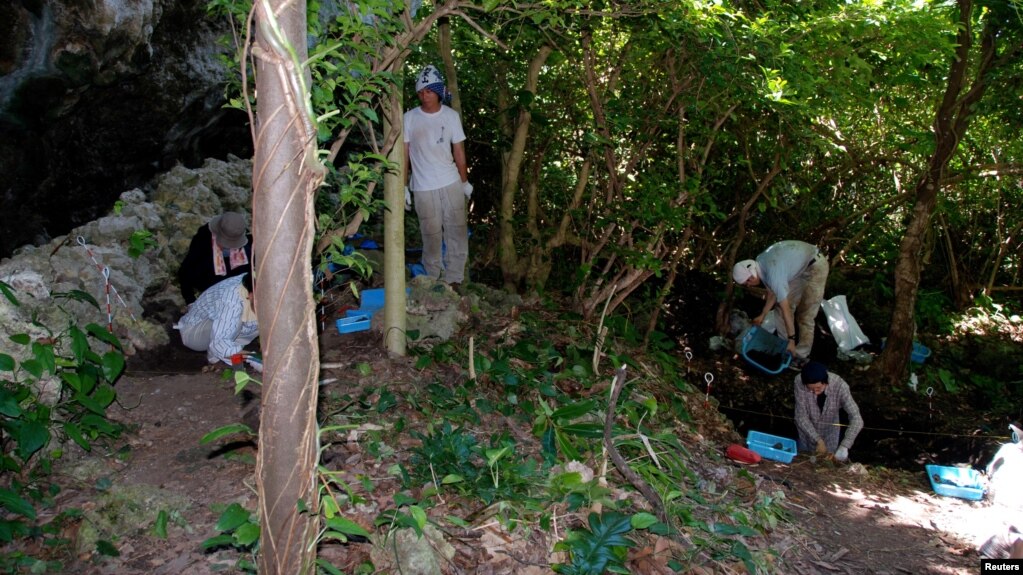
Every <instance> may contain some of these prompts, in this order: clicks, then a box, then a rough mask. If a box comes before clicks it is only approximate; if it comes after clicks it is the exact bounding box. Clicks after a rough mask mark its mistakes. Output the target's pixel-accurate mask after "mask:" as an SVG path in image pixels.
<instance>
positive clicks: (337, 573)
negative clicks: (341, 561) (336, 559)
mask: <svg viewBox="0 0 1023 575" xmlns="http://www.w3.org/2000/svg"><path fill="white" fill-rule="evenodd" d="M316 566H317V567H319V568H320V570H322V571H325V572H326V573H327V575H345V572H344V571H342V570H340V569H338V568H337V567H334V566H333V565H331V564H330V563H329V562H327V560H326V559H323V558H322V557H317V558H316Z"/></svg>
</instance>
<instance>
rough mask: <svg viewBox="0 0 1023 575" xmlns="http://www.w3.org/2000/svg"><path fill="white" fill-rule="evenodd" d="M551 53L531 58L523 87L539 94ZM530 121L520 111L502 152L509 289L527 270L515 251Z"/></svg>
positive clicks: (503, 247) (503, 244)
mask: <svg viewBox="0 0 1023 575" xmlns="http://www.w3.org/2000/svg"><path fill="white" fill-rule="evenodd" d="M551 52H553V48H551V47H550V46H546V45H545V46H541V47H540V49H539V50H537V53H536V54H535V55H534V56H533V59H532V60H530V62H529V73H528V74H527V76H526V85H525V86H523V89H524V90H526V91H527V92H532V93H533V94H536V91H537V85H538V84H539V81H540V72H541V70H542V69H543V65H544V62H546V61H547V58H548V57H549V56H550V55H551ZM531 120H532V113H531V112H530V111H529V110H528V109H522V110H521V111H519V115H518V118H516V120H515V124H514V129H513V130H512V131H511V135H512V145H511V149H510V150H508V152H507V153H505V154H502V160H503V162H502V164H503V165H502V166H501V172H502V175H503V177H502V178H501V203H500V204H499V206H500V207H499V217H500V224H499V226H500V227H499V229H500V239H499V240H498V242H499V244H500V247H499V248H498V258H499V261H500V263H501V274H502V275H503V276H504V288H505V289H506V290H508V291H510V292H514V291H515V290H516V288H517V287H518V284H519V282H520V281H521V280H522V278H523V275H524V273H525V269H524V266H523V264H522V262H521V261H520V260H519V258H518V254H517V253H516V251H515V223H514V216H515V195H516V194H517V193H518V190H519V178H520V176H521V175H522V174H521V173H522V163H523V158H524V157H525V153H526V142H527V141H528V138H529V126H530V122H531Z"/></svg>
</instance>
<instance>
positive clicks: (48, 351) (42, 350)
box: [32, 342, 57, 373]
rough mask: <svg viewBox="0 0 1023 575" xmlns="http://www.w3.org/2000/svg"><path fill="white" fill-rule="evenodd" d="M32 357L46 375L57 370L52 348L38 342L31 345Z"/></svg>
mask: <svg viewBox="0 0 1023 575" xmlns="http://www.w3.org/2000/svg"><path fill="white" fill-rule="evenodd" d="M32 355H33V356H34V357H35V358H36V360H37V361H38V362H39V365H41V366H42V367H43V369H44V370H46V373H54V372H55V371H56V369H57V361H56V359H55V358H54V357H53V346H52V345H43V344H41V343H39V342H33V343H32Z"/></svg>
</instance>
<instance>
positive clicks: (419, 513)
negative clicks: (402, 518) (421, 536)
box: [409, 505, 427, 532]
mask: <svg viewBox="0 0 1023 575" xmlns="http://www.w3.org/2000/svg"><path fill="white" fill-rule="evenodd" d="M409 514H410V515H412V519H413V520H415V522H416V525H418V526H419V531H420V532H422V530H423V528H424V527H426V520H427V518H426V511H423V508H422V507H420V506H418V505H413V506H412V507H409Z"/></svg>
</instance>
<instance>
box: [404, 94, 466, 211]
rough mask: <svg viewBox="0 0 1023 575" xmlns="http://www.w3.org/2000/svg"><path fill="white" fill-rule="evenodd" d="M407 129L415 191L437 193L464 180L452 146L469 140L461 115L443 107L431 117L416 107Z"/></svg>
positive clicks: (408, 115) (409, 114)
mask: <svg viewBox="0 0 1023 575" xmlns="http://www.w3.org/2000/svg"><path fill="white" fill-rule="evenodd" d="M404 129H405V134H404V140H405V143H407V144H409V159H410V160H411V162H412V179H411V181H410V182H409V188H410V189H411V190H412V191H414V192H416V191H419V192H421V191H426V190H436V189H439V188H443V187H446V186H450V185H451V184H453V183H455V182H457V181H460V180H461V179H462V176H461V175H460V174H459V173H458V166H456V165H455V158H454V156H453V155H452V153H451V146H452V144H457V143H459V142H462V141H464V140H465V133H464V132H463V131H462V120H461V119H460V118H459V117H458V112H456V111H454V110H452V109H451V108H449V107H447V106H443V105H442V106H441V107H440V111H437V112H434V113H432V114H428V113H426V112H424V111H423V109H422V108H420V107H416V108H413V109H411V110H409V111H408V112H405V117H404Z"/></svg>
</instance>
